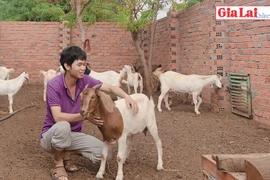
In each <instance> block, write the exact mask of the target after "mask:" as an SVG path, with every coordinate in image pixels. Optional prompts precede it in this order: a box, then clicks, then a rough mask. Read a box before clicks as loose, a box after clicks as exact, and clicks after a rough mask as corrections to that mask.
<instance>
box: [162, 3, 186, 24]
mask: <svg viewBox="0 0 270 180" xmlns="http://www.w3.org/2000/svg"><path fill="white" fill-rule="evenodd" d="M183 1H184V0H176V2H177V3H180V2H183ZM170 7H171V4H168V5H167V6H166V7H165V8H163V9H161V10H160V11H159V12H158V15H157V19H161V18H164V17H167V12H169V9H170Z"/></svg>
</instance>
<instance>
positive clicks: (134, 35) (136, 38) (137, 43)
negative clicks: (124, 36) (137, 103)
mask: <svg viewBox="0 0 270 180" xmlns="http://www.w3.org/2000/svg"><path fill="white" fill-rule="evenodd" d="M139 33H140V32H132V33H131V35H132V40H133V43H134V45H135V48H136V50H137V52H138V54H139V57H140V60H141V61H142V63H143V69H144V77H145V79H143V81H145V84H146V90H147V95H148V97H151V96H152V95H153V92H152V90H151V87H150V77H149V70H148V69H149V68H148V67H147V64H146V60H145V57H144V51H143V49H142V47H141V46H140V39H139Z"/></svg>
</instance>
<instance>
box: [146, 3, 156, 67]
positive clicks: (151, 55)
mask: <svg viewBox="0 0 270 180" xmlns="http://www.w3.org/2000/svg"><path fill="white" fill-rule="evenodd" d="M154 9H155V19H154V21H153V22H152V24H151V38H150V54H149V60H148V66H149V72H152V71H153V69H152V59H153V49H154V40H155V35H156V26H157V12H158V5H157V4H155V6H154Z"/></svg>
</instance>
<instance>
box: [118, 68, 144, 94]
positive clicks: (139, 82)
mask: <svg viewBox="0 0 270 180" xmlns="http://www.w3.org/2000/svg"><path fill="white" fill-rule="evenodd" d="M121 73H126V74H127V88H128V94H130V86H133V87H134V92H135V94H137V89H138V87H140V93H142V91H143V79H142V76H141V75H140V73H137V72H135V70H134V69H133V68H132V67H131V66H129V65H125V66H124V67H123V69H122V70H121Z"/></svg>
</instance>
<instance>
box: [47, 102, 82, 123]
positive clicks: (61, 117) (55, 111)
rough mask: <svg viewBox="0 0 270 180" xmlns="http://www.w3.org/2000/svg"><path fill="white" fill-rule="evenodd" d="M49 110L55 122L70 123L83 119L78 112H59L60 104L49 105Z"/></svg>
mask: <svg viewBox="0 0 270 180" xmlns="http://www.w3.org/2000/svg"><path fill="white" fill-rule="evenodd" d="M51 111H52V115H53V118H54V121H55V122H59V121H67V122H70V123H72V122H78V121H81V120H83V117H82V116H81V114H80V113H76V114H70V113H63V112H61V107H60V106H51Z"/></svg>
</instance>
